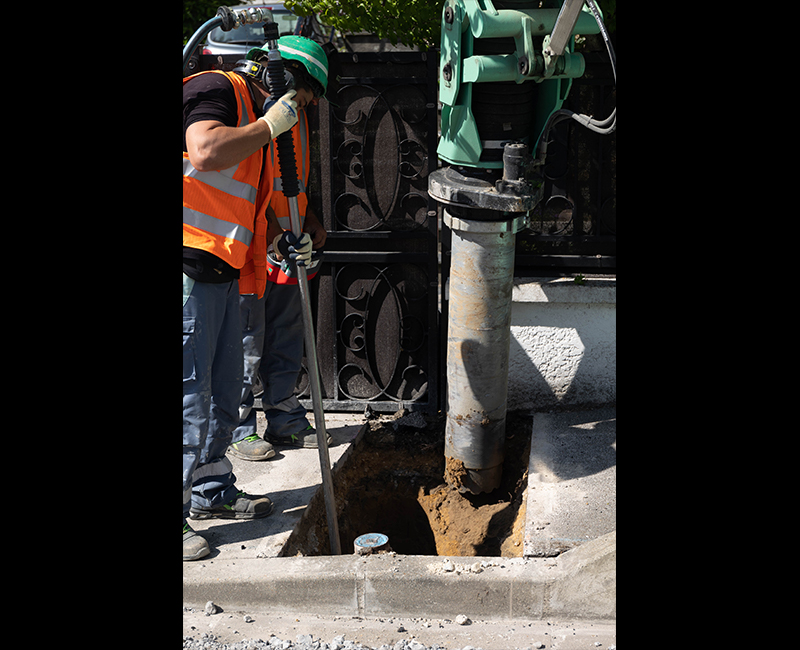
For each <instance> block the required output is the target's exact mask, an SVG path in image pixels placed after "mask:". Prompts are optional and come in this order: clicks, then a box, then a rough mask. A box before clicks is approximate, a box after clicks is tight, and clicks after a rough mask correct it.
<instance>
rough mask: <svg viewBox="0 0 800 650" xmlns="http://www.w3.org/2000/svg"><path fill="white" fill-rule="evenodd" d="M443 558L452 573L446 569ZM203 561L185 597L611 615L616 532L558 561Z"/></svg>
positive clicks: (288, 605) (342, 611) (384, 611)
mask: <svg viewBox="0 0 800 650" xmlns="http://www.w3.org/2000/svg"><path fill="white" fill-rule="evenodd" d="M448 560H449V562H450V565H451V566H452V567H453V569H454V570H452V571H445V570H444V569H443V568H444V567H445V565H446V563H447V562H448ZM209 563H213V564H214V568H213V571H209V570H206V568H205V567H204V563H203V562H202V561H199V562H197V563H196V564H195V563H193V564H190V565H185V566H184V569H183V576H184V578H183V600H184V603H185V604H190V605H193V606H199V607H202V606H203V604H204V603H206V602H207V601H209V600H213V601H214V602H216V603H221V604H223V606H226V605H227V606H229V607H233V608H240V609H247V608H254V607H255V608H259V609H261V610H264V611H270V612H276V613H278V612H291V613H294V614H301V613H302V614H323V615H328V616H331V615H333V616H361V617H363V616H367V617H369V616H408V617H426V618H453V617H454V616H456V615H457V614H466V615H467V616H469V617H471V618H475V619H498V620H503V619H509V620H514V619H542V618H547V617H557V618H562V619H581V620H588V619H606V620H611V619H616V532H612V533H609V534H607V535H604V536H602V537H600V538H598V539H596V540H593V541H592V542H588V543H586V544H583V545H582V546H580V547H578V548H575V549H573V550H571V551H567V552H566V553H563V554H562V555H561V556H559V557H558V558H497V557H450V558H445V557H435V556H417V555H414V556H402V555H388V554H380V555H373V556H364V557H360V556H356V555H341V556H325V557H293V558H263V559H238V560H232V561H220V560H218V559H217V560H213V561H211V562H209ZM478 567H481V568H480V569H478ZM448 568H449V567H448Z"/></svg>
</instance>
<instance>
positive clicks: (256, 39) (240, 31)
mask: <svg viewBox="0 0 800 650" xmlns="http://www.w3.org/2000/svg"><path fill="white" fill-rule="evenodd" d="M253 7H260V8H262V9H263V8H266V9H269V10H270V13H271V15H272V19H273V21H274V22H276V23H278V32H279V34H280V35H281V36H285V35H287V34H294V33H295V30H296V29H298V28H299V29H300V30H301V31H300V32H299V33H300V34H302V35H303V36H308V37H309V38H314V37H315V36H316V37H317V38H314V40H317V41H323V42H324V41H325V40H327V38H326V36H325V33H324V32H323V30H322V28H321V26H320V24H319V22H317V20H316V18H315V17H313V16H311V17H310V18H306V19H303V18H299V17H298V16H296V15H295V14H293V13H292V12H290V11H289V10H288V9H286V7H284V6H283V2H281V1H280V0H279V1H278V2H266V3H264V4H257V5H253V4H249V5H239V6H236V7H231V9H233V10H234V11H238V10H240V9H250V8H253ZM264 43H265V40H264V23H253V24H251V25H242V26H241V27H238V28H236V29H232V30H231V31H229V32H225V31H223V30H222V28H221V27H216V28H214V29H212V30H211V31H210V32H209V34H208V37H207V39H206V44H205V45H204V46H203V50H202V53H203V54H240V55H242V57H244V55H246V54H247V53H248V52H249V51H250V49H251V48H253V47H257V46H259V45H263V44H264Z"/></svg>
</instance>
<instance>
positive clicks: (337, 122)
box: [298, 52, 440, 412]
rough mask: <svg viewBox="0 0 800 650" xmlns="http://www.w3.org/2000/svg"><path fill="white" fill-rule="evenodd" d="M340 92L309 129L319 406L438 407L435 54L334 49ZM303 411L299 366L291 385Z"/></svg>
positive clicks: (305, 392)
mask: <svg viewBox="0 0 800 650" xmlns="http://www.w3.org/2000/svg"><path fill="white" fill-rule="evenodd" d="M340 64H341V70H340V74H341V80H340V81H341V88H340V90H339V91H338V93H337V94H336V95H335V96H331V97H330V100H331V102H333V103H334V104H336V106H334V105H332V104H329V103H328V102H324V101H323V102H321V103H320V106H319V110H318V111H317V113H316V116H314V115H312V116H311V126H312V128H314V129H316V130H317V131H318V133H319V136H320V137H319V140H318V142H319V145H318V146H316V147H315V148H314V149H312V177H311V179H310V182H309V186H310V188H311V189H310V195H309V200H310V203H311V205H312V207H313V208H314V209H315V211H316V213H317V214H318V215H321V218H322V220H323V223H324V225H325V228H326V229H327V231H328V241H327V244H326V247H325V257H324V264H323V268H322V271H321V272H320V273H319V275H318V276H317V278H315V280H313V281H312V283H311V286H312V292H313V294H315V297H316V300H315V301H314V302H315V307H316V309H315V320H316V335H317V353H318V360H319V366H320V374H321V378H322V389H323V408H324V409H327V410H332V411H337V410H339V411H364V410H366V409H367V408H369V409H371V410H374V411H377V412H393V411H396V410H398V409H399V408H406V409H408V410H423V411H435V410H436V409H438V408H439V394H440V390H439V376H440V369H439V366H440V360H439V350H440V341H439V334H438V332H439V307H438V285H439V278H438V254H437V239H438V238H437V222H438V220H437V213H436V203H435V201H433V200H432V199H430V198H429V197H428V192H427V189H428V174H429V173H430V172H431V171H433V170H435V169H436V166H437V158H436V143H437V86H436V75H437V69H438V57H437V56H436V54H426V53H421V52H396V53H383V52H359V53H353V54H341V55H340ZM298 392H299V397H300V399H301V402H303V403H304V404H305V405H306V406H307V408H309V409H310V408H311V403H310V394H309V388H308V381H307V377H306V376H305V374H303V376H301V378H300V382H299V385H298Z"/></svg>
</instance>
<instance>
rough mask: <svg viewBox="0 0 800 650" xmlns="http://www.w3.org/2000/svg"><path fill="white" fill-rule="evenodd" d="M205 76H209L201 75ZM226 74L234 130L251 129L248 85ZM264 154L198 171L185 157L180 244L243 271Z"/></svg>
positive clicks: (187, 157)
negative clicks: (235, 102) (234, 112)
mask: <svg viewBox="0 0 800 650" xmlns="http://www.w3.org/2000/svg"><path fill="white" fill-rule="evenodd" d="M200 74H209V73H200ZM212 74H225V76H226V77H227V78H228V79H229V80H230V81H231V84H232V85H233V88H234V92H235V93H236V97H237V99H238V106H237V109H238V110H237V112H238V122H237V127H242V126H246V125H248V124H250V123H251V122H252V121H253V120H254V119H255V114H254V113H253V111H252V108H251V107H250V104H249V103H248V102H249V101H250V92H249V90H248V88H247V83H246V82H245V81H244V80H243V79H242V78H241V77H239V76H238V75H236V74H233V73H224V72H222V73H221V72H214V73H212ZM261 166H262V152H261V150H260V149H259V150H258V151H257V152H255V153H254V154H252V155H251V156H249V157H248V158H246V159H245V160H243V161H241V162H240V163H238V164H236V165H233V166H232V167H229V168H228V169H223V170H219V171H212V172H201V171H198V170H197V169H195V167H194V166H193V165H192V164H191V162H189V155H188V153H186V152H184V153H183V183H184V185H183V187H184V191H183V224H184V229H183V231H184V245H185V246H191V247H193V248H199V249H202V250H206V251H209V252H211V253H214V254H215V255H217V256H218V257H220V258H221V259H223V260H224V261H226V262H227V263H228V264H230V265H231V266H233V267H234V268H237V269H239V268H241V267H242V265H243V264H244V260H245V255H246V253H247V249H248V247H249V246H250V243H251V241H252V239H253V227H254V225H253V224H254V218H255V209H256V205H255V203H256V196H257V194H258V184H259V181H260V178H261Z"/></svg>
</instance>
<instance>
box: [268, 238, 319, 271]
mask: <svg viewBox="0 0 800 650" xmlns="http://www.w3.org/2000/svg"><path fill="white" fill-rule="evenodd" d="M272 247H273V248H274V249H275V250H277V251H278V252H279V253H280V254H281V255H283V257H284V259H290V260H292V261H293V262H294V263H295V264H297V265H298V266H306V265H307V264H308V262H310V261H311V253H312V250H311V235H309V234H308V233H307V232H304V233H302V234H301V235H300V239H299V240H298V239H297V238H296V237H295V236H294V235H293V234H292V232H291V230H285V231H284V232H283V233H281V234H280V235H278V236H277V237H276V238H275V239H274V241H273V242H272Z"/></svg>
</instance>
